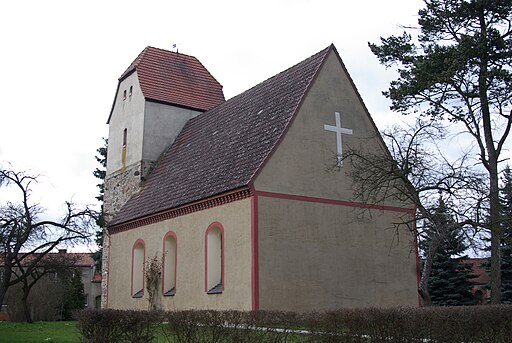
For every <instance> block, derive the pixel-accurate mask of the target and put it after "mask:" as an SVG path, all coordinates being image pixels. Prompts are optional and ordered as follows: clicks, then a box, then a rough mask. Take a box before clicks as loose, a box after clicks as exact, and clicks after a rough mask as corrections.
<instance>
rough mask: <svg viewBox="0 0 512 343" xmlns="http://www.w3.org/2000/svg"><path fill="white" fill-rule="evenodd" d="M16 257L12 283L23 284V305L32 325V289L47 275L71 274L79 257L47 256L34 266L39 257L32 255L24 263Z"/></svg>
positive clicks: (28, 320)
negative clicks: (30, 300) (29, 299)
mask: <svg viewBox="0 0 512 343" xmlns="http://www.w3.org/2000/svg"><path fill="white" fill-rule="evenodd" d="M22 256H23V255H22V254H20V256H17V257H15V259H14V266H15V267H14V268H13V269H12V276H11V282H14V281H15V280H19V282H20V283H21V290H22V297H21V303H22V307H23V313H24V315H25V321H26V322H27V323H32V316H31V313H30V308H29V303H28V297H29V295H30V291H31V290H32V288H33V287H34V286H35V285H36V284H37V283H38V282H39V281H40V280H41V278H43V277H44V276H46V275H49V274H50V273H55V275H63V274H65V273H66V272H69V270H70V268H71V267H72V266H74V265H75V264H76V262H77V260H78V256H77V255H72V254H61V253H58V254H55V253H54V254H46V256H44V257H43V258H42V259H40V260H39V262H38V263H37V264H32V263H30V261H31V260H32V259H35V258H38V257H39V256H38V255H32V256H30V257H29V258H27V257H26V258H25V259H24V260H23V262H22V260H21V257H22Z"/></svg>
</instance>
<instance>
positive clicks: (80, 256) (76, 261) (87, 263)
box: [0, 251, 95, 267]
mask: <svg viewBox="0 0 512 343" xmlns="http://www.w3.org/2000/svg"><path fill="white" fill-rule="evenodd" d="M24 255H25V253H19V254H18V258H19V259H22V258H23V261H24V263H23V264H28V263H30V262H31V261H33V260H34V259H35V258H37V257H39V256H41V255H40V254H39V253H36V254H30V255H27V256H25V257H24ZM58 257H64V258H65V259H66V261H68V262H70V263H72V265H73V266H75V267H91V266H93V265H94V264H95V262H94V259H93V258H92V256H91V254H90V253H69V252H66V251H62V252H51V253H48V254H47V255H45V256H44V259H45V260H49V259H55V258H58ZM4 264H5V261H4V256H2V257H0V266H2V265H4Z"/></svg>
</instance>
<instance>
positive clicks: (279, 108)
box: [109, 45, 335, 226]
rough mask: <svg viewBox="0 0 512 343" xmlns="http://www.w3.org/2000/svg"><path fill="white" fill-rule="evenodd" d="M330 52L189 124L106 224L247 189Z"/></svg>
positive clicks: (310, 59)
mask: <svg viewBox="0 0 512 343" xmlns="http://www.w3.org/2000/svg"><path fill="white" fill-rule="evenodd" d="M333 50H334V51H335V48H334V46H332V45H331V46H330V47H328V48H326V49H324V50H322V51H320V52H318V53H317V54H315V55H313V56H311V57H310V58H308V59H306V60H304V61H302V62H301V63H299V64H297V65H295V66H293V67H291V68H289V69H288V70H286V71H283V72H282V73H280V74H277V75H276V76H274V77H272V78H270V79H268V80H266V81H264V82H262V83H260V84H258V85H257V86H255V87H253V88H251V89H249V90H248V91H246V92H244V93H242V94H240V95H238V96H236V97H234V98H232V99H230V100H228V101H226V102H224V103H222V104H221V105H219V106H217V107H215V108H213V109H211V110H209V111H207V112H205V113H203V114H201V115H199V116H197V117H195V118H193V119H191V120H190V121H189V122H188V123H187V124H186V125H185V127H184V128H183V130H182V131H181V132H180V134H179V135H178V137H177V138H176V140H175V141H174V143H173V144H172V145H171V147H170V148H169V149H168V150H167V152H166V153H165V154H164V156H163V158H162V159H161V160H160V161H159V163H158V164H157V166H156V168H155V170H154V171H153V172H152V174H151V175H150V176H149V178H148V180H147V181H146V184H145V186H144V188H143V189H142V190H141V192H139V193H137V194H135V195H134V196H133V197H132V198H131V199H130V200H129V201H128V202H127V203H126V204H125V205H124V206H123V207H122V208H121V210H120V211H119V212H118V214H117V215H116V216H115V217H114V218H113V220H112V221H111V222H110V223H109V225H110V226H113V225H115V224H121V223H124V222H127V221H130V220H133V219H136V218H141V217H145V216H148V215H151V214H154V213H158V212H161V211H165V210H168V209H172V208H175V207H177V206H180V205H184V204H187V203H191V202H194V201H197V200H201V199H205V198H208V197H211V196H214V195H217V194H221V193H224V192H226V191H230V190H234V189H237V188H240V187H244V186H247V185H249V184H250V182H251V181H252V179H253V177H254V176H255V175H256V173H257V172H258V170H259V169H260V167H261V166H262V164H263V163H264V161H265V160H266V159H267V158H268V157H269V156H270V154H271V152H272V151H273V149H274V147H275V146H276V145H277V143H278V142H279V140H280V138H281V136H282V135H283V134H284V133H285V131H286V129H287V127H288V126H289V124H290V123H291V120H292V118H293V116H294V114H295V113H296V110H297V109H298V107H299V105H300V102H301V100H302V98H303V96H304V95H305V94H306V92H307V90H308V88H309V85H310V84H311V81H312V80H313V79H314V77H315V75H316V74H317V71H318V70H319V69H320V67H321V65H322V64H323V61H324V60H325V58H326V56H327V55H328V53H329V52H330V51H333Z"/></svg>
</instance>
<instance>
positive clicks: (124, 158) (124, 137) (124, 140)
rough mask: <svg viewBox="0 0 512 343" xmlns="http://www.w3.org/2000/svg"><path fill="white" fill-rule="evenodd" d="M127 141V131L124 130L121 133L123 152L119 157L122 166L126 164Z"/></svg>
mask: <svg viewBox="0 0 512 343" xmlns="http://www.w3.org/2000/svg"><path fill="white" fill-rule="evenodd" d="M127 140H128V129H124V131H123V151H122V155H121V162H122V163H123V166H124V164H125V163H126V142H127Z"/></svg>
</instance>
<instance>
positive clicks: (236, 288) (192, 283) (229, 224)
mask: <svg viewBox="0 0 512 343" xmlns="http://www.w3.org/2000/svg"><path fill="white" fill-rule="evenodd" d="M250 211H251V207H250V199H244V200H239V201H236V202H232V203H229V204H225V205H221V206H217V207H214V208H211V209H207V210H204V211H200V212H196V213H192V214H189V215H185V216H181V217H177V218H174V219H170V220H166V221H162V222H159V223H155V224H151V225H148V226H145V227H141V228H138V229H133V230H128V231H125V232H120V233H116V234H113V235H111V236H110V244H111V246H110V267H109V281H108V287H109V288H108V307H109V308H131V309H147V308H148V301H147V292H145V294H144V297H143V298H139V299H137V298H132V297H131V295H130V283H131V259H132V257H131V253H132V248H133V244H134V243H135V241H137V239H142V240H144V242H145V245H146V258H152V257H153V256H155V253H156V254H157V256H159V257H161V256H162V248H163V239H164V236H165V234H166V233H167V232H168V231H169V230H172V231H173V232H174V233H175V234H176V237H177V250H178V254H177V273H176V295H174V296H166V297H163V296H162V295H161V292H159V299H160V301H161V305H162V306H163V308H164V309H168V310H171V309H190V308H203V309H208V308H211V309H213V308H214V309H238V310H250V309H251V304H252V303H251V299H252V298H251V212H250ZM213 222H219V223H220V224H221V225H222V227H223V229H224V243H225V246H224V291H223V293H222V294H206V292H205V232H206V229H207V228H208V226H209V225H210V224H212V223H213Z"/></svg>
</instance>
